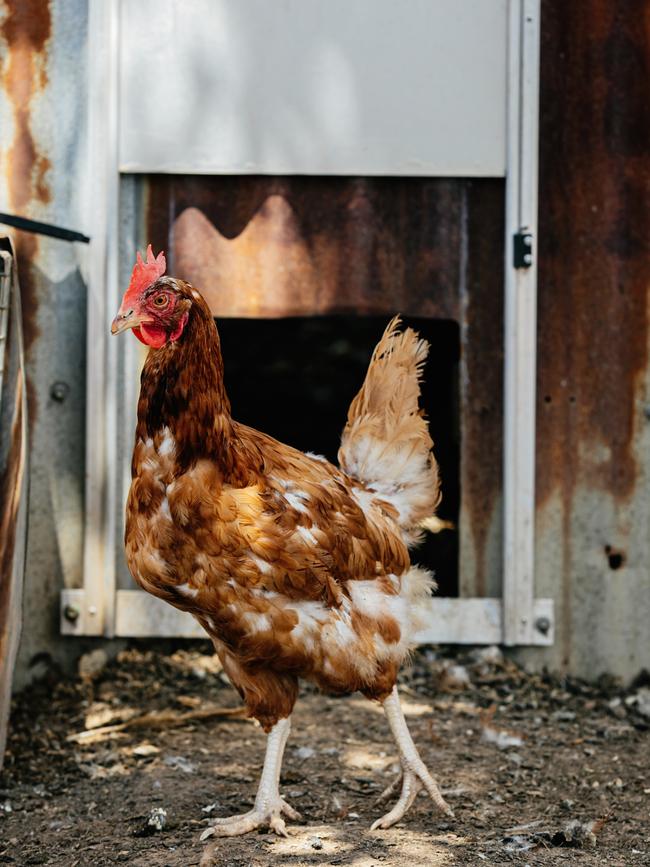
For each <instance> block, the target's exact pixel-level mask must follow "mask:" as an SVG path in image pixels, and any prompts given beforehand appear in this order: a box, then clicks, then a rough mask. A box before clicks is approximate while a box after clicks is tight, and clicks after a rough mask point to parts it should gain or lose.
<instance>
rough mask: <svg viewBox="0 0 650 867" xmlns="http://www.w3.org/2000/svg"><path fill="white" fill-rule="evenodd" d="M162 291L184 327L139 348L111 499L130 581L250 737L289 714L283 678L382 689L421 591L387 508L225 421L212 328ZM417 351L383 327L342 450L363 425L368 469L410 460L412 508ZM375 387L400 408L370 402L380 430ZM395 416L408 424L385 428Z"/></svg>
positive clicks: (419, 456)
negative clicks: (215, 670)
mask: <svg viewBox="0 0 650 867" xmlns="http://www.w3.org/2000/svg"><path fill="white" fill-rule="evenodd" d="M165 279H166V280H168V281H169V278H165ZM176 282H177V284H178V291H179V292H180V293H185V296H184V297H185V299H186V300H189V299H190V298H191V299H192V306H191V310H190V316H189V320H188V324H187V327H186V329H185V333H184V334H183V335H182V338H181V339H180V340H179V341H178V342H175V343H173V344H168V345H166V346H164V347H162V348H161V349H157V350H155V351H153V352H150V354H149V356H148V358H147V361H146V364H145V367H144V370H143V375H142V386H141V395H140V401H139V405H138V426H137V432H136V446H135V450H134V456H133V481H132V485H131V491H130V494H129V501H128V504H127V530H126V550H127V559H128V563H129V567H130V569H131V572H132V574H133V575H134V577H135V579H136V581H138V583H140V584H141V585H142V586H143V587H144V588H145V589H146V590H148V591H149V592H151V593H154V594H155V595H157V596H159V597H160V598H162V599H165V600H166V601H168V602H170V603H171V604H172V605H175V606H176V607H178V608H181V609H183V610H185V611H188V612H190V613H191V614H193V615H194V616H195V617H197V619H198V620H199V622H200V623H201V624H202V625H203V626H204V628H205V629H206V631H207V632H208V634H210V636H211V637H212V638H213V641H214V643H215V647H216V648H217V651H218V653H219V655H220V656H221V658H222V661H223V663H224V667H225V669H226V671H227V672H228V674H229V675H230V676H231V678H232V679H233V682H234V683H235V684H236V686H237V687H238V688H239V689H240V692H241V693H242V695H243V696H244V698H245V700H246V702H247V705H248V707H249V710H250V712H251V713H252V714H253V715H255V716H256V717H257V718H258V719H260V721H261V722H262V723H263V724H264V725H265V726H266V727H268V726H269V725H272V724H273V722H274V721H275V720H276V719H277V718H279V717H280V716H282V715H286V713H288V712H290V709H291V706H292V704H293V701H294V700H295V680H296V677H297V676H303V677H309V678H311V679H313V680H315V681H316V682H317V683H319V684H320V685H322V686H324V687H326V688H327V689H330V690H333V691H337V692H351V691H354V690H357V689H359V690H362V691H363V692H364V693H365V694H367V695H371V696H373V697H382V696H383V695H387V694H388V692H390V689H391V688H392V686H393V684H394V681H395V677H396V674H397V670H398V668H399V665H400V663H401V661H402V659H403V657H404V655H405V653H406V652H407V650H408V646H409V643H410V641H411V638H412V633H413V631H414V629H415V628H416V621H417V611H418V610H419V607H420V606H421V604H422V600H424V599H425V598H426V596H427V594H428V593H429V588H430V586H431V581H430V576H428V575H427V574H426V573H424V572H420V571H418V570H416V569H413V568H411V567H410V561H409V555H408V551H407V547H406V542H407V541H408V538H409V537H408V532H409V528H408V527H404V526H403V523H404V521H403V515H401V514H400V508H402V503H401V502H399V501H397V502H394V501H392V500H391V496H390V491H388V494H387V495H384V493H382V492H380V491H379V490H378V489H377V486H375V487H373V485H372V484H371V482H372V479H370V478H365V477H363V475H362V474H360V475H359V476H358V477H357V478H355V477H353V476H351V475H350V474H349V473H348V474H346V473H345V472H343V471H342V470H341V469H339V468H337V467H335V466H334V465H332V464H330V463H329V462H328V461H326V460H325V459H322V458H318V457H315V456H310V455H306V454H303V453H302V452H299V451H297V450H296V449H293V448H291V447H289V446H287V445H284V444H282V443H280V442H278V441H277V440H274V439H273V438H272V437H270V436H268V435H266V434H263V433H260V432H259V431H256V430H254V429H252V428H250V427H247V426H245V425H242V424H239V423H237V422H236V421H234V420H233V419H232V417H231V415H230V405H229V403H228V399H227V396H226V392H225V388H224V385H223V364H222V361H221V353H220V348H219V339H218V334H217V330H216V326H215V324H214V321H213V320H212V318H211V317H210V314H209V311H208V309H207V306H206V305H205V302H204V301H203V300H202V299H201V297H200V296H199V295H198V293H195V292H194V291H193V290H192V289H191V287H188V286H187V284H183V283H181V282H180V281H176ZM382 346H383V347H384V348H383V349H381V347H382ZM380 349H381V351H380ZM409 353H410V354H409ZM422 353H423V349H422V347H421V345H420V344H417V343H415V344H414V343H413V339H412V338H411V337H410V336H409V335H408V333H407V334H405V335H397V334H396V331H395V326H391V328H390V329H389V331H388V332H387V336H385V337H384V341H383V343H382V344H380V348H379V349H378V350H377V352H376V354H375V359H374V361H373V363H372V364H371V368H370V371H369V374H368V378H367V381H366V385H364V388H363V389H362V392H361V393H360V395H359V397H358V398H357V400H356V401H355V404H353V407H352V409H351V413H350V419H349V422H348V429H347V430H348V434H347V440H345V441H344V449H342V451H343V452H344V454H345V453H346V452H345V448H347V449H348V451H350V450H354V449H356V453H359V442H360V440H359V439H358V437H363V436H365V435H366V434H365V433H364V432H365V431H370V432H371V434H372V437H373V438H374V439H373V448H374V447H375V445H376V441H377V438H379V437H381V436H382V435H384V436H386V437H388V440H389V441H387V442H386V443H385V444H384V445H385V448H383V451H382V454H383V458H382V459H385V458H386V454H387V453H388V452H389V451H390V448H393V449H394V450H395V457H394V458H393V460H394V463H395V464H396V465H397V466H398V467H399V466H400V465H404V462H405V461H406V462H407V463H408V461H409V460H410V459H411V458H410V457H409V455H410V453H411V452H413V451H414V452H415V457H414V459H413V460H414V461H415V463H413V460H412V462H411V464H409V470H408V472H409V473H410V476H417V473H418V472H419V471H420V469H419V468H420V467H421V465H422V466H423V467H424V469H423V470H422V473H423V477H422V478H419V477H417V478H410V480H409V484H411V486H412V487H413V485H415V489H417V491H416V493H417V497H419V500H418V503H419V505H418V506H417V507H416V508H415V512H417V509H418V508H420V509H421V508H422V506H423V504H424V507H425V508H426V509H429V508H432V504H435V500H436V498H437V496H438V493H437V477H436V479H434V468H435V462H434V461H433V458H432V456H431V455H430V439H427V437H428V433H426V425H425V424H424V422H423V421H422V419H421V418H420V417H419V416H417V417H416V415H415V414H414V412H416V411H417V393H418V384H417V378H418V375H419V373H418V371H419V368H420V365H421V361H422ZM391 355H392V356H393V361H396V360H397V361H398V362H399V364H398V367H400V366H401V368H403V370H402V373H401V374H400V373H399V371H397V372H395V371H394V370H392V368H391V366H390V365H391V361H390V359H391ZM409 359H410V360H409ZM407 362H408V363H407ZM400 377H407V378H409V380H412V381H409V382H408V383H406V384H404V383H402V382H401V379H400ZM382 383H383V384H382ZM386 385H388V386H389V387H390V388H393V387H394V388H395V389H396V390H397V391H398V392H399V394H401V398H399V399H396V398H395V397H394V396H393V398H392V399H389V398H388V397H387V398H386V399H387V400H388V405H387V411H388V414H389V419H388V420H387V421H385V422H384V423H383V425H384V426H383V428H382V421H381V417H380V416H381V404H382V400H383V399H384V398H383V397H382V395H383V392H384V389H385V387H386ZM414 400H415V411H414V410H413V401H414ZM400 406H401V408H402V411H406V409H408V413H407V415H408V418H405V419H399V418H397V416H396V414H398V413H399V408H400ZM364 413H365V415H364ZM423 426H424V431H423ZM390 437H393V438H394V439H395V438H396V442H393V441H391V440H390ZM355 438H356V439H355ZM346 443H347V445H346ZM422 449H424V450H425V452H426V454H424V456H423V452H422ZM380 451H381V450H380ZM389 459H390V455H389ZM414 467H415V469H414ZM378 481H381V480H378ZM394 481H395V480H394V479H391V484H393V482H394ZM397 481H399V480H397ZM427 485H429V486H430V488H431V490H430V492H429V494H428V500H427V497H426V496H423V494H422V491H423V490H424V489H425V488H426V487H427ZM407 495H408V491H407ZM418 514H419V513H418Z"/></svg>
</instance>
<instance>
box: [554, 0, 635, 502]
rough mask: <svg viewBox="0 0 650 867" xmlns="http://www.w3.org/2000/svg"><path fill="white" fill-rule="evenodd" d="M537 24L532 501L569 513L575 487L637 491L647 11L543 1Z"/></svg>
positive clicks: (623, 493) (622, 494) (625, 4)
mask: <svg viewBox="0 0 650 867" xmlns="http://www.w3.org/2000/svg"><path fill="white" fill-rule="evenodd" d="M644 14H645V20H646V27H645V28H644V27H639V21H640V20H643V19H644ZM542 21H543V23H544V31H543V40H544V41H543V53H542V115H541V143H542V149H541V185H540V202H541V206H540V274H539V297H540V305H539V309H540V317H539V358H540V364H539V375H538V396H539V397H538V483H537V488H538V503H539V504H543V503H544V502H545V501H546V499H547V498H548V497H549V496H550V495H551V494H552V493H553V492H554V491H556V490H558V489H560V490H562V492H563V494H564V495H565V496H566V498H567V501H566V504H567V506H568V505H569V501H570V499H571V497H572V494H573V490H574V488H575V486H576V484H578V482H584V483H586V484H587V485H588V486H589V487H592V488H593V487H599V488H601V489H603V490H606V491H608V492H610V493H613V494H614V495H615V496H616V497H618V498H619V499H626V498H628V497H630V495H631V494H632V493H633V491H634V487H635V485H636V482H637V466H636V461H635V457H634V436H635V430H636V427H637V424H638V408H637V405H636V404H637V401H636V396H637V393H638V388H639V385H640V379H641V375H642V373H643V372H644V371H645V369H646V366H647V362H648V357H647V346H648V322H647V291H648V286H649V285H650V212H649V210H648V207H647V202H648V199H649V197H650V113H649V112H648V111H647V82H648V81H650V28H649V27H648V26H647V25H648V24H649V23H650V12H649V9H648V7H647V4H645V3H642V2H629V0H618V2H606V0H591V2H589V3H588V8H587V9H585V8H584V6H582V7H581V8H580V9H578V8H577V7H576V6H575V4H565V3H559V2H546V3H545V7H544V13H543V15H542ZM585 21H588V22H589V27H585V26H584V23H585Z"/></svg>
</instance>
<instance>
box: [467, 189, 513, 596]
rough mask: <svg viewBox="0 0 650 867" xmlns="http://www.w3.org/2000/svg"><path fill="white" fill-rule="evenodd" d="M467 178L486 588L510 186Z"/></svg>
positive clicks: (474, 434)
mask: <svg viewBox="0 0 650 867" xmlns="http://www.w3.org/2000/svg"><path fill="white" fill-rule="evenodd" d="M466 184H467V199H466V225H465V230H464V231H465V238H466V244H467V253H466V258H467V268H466V276H465V287H464V291H465V293H466V303H465V305H464V323H463V324H464V328H463V330H464V334H463V356H464V370H465V384H464V389H465V394H464V400H463V414H462V443H461V447H462V458H461V473H462V475H461V492H462V501H463V506H464V512H465V514H466V515H467V517H468V518H469V529H470V532H471V536H472V539H473V547H474V557H475V561H476V573H475V575H474V578H473V581H472V582H471V592H472V593H475V594H476V595H478V596H486V595H488V594H489V590H490V589H491V588H490V587H488V562H487V556H488V552H487V542H488V532H489V530H490V527H491V524H492V521H493V518H494V512H495V508H496V505H497V502H498V499H499V497H500V494H501V489H502V475H503V280H504V273H503V254H502V251H503V244H504V195H505V187H504V182H503V181H501V180H484V181H468V182H466ZM497 569H498V566H497ZM498 571H499V573H500V571H501V570H500V569H498ZM491 577H492V578H493V579H494V578H495V577H496V576H491ZM468 583H469V582H468ZM468 589H469V588H468Z"/></svg>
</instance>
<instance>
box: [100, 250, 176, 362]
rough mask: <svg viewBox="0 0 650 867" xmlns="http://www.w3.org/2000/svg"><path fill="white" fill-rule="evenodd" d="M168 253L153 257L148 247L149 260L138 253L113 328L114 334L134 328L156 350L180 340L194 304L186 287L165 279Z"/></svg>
mask: <svg viewBox="0 0 650 867" xmlns="http://www.w3.org/2000/svg"><path fill="white" fill-rule="evenodd" d="M166 267H167V264H166V262H165V254H164V253H158V255H157V256H154V255H153V251H152V249H151V244H149V246H148V247H147V260H146V262H145V261H143V259H142V256H141V255H140V253H138V258H137V262H136V263H135V267H134V269H133V273H132V274H131V282H130V283H129V288H128V289H127V290H126V292H125V293H124V298H123V299H122V303H121V305H120V309H119V310H118V312H117V316H116V317H115V319H114V320H113V324H112V325H111V333H112V334H119V333H120V332H121V331H126V329H127V328H132V329H133V333H134V334H135V336H136V337H137V338H138V340H141V341H142V343H145V344H146V345H147V346H151V347H152V348H153V349H160V347H161V346H164V345H165V344H166V343H171V342H173V341H175V340H178V339H179V337H180V336H181V334H182V333H183V329H184V328H185V326H186V325H187V320H188V317H189V310H190V307H191V306H192V301H191V300H190V299H189V298H188V297H187V296H186V294H185V293H184V292H183V289H182V287H183V286H184V285H185V284H183V283H182V281H176V280H174V279H173V278H172V277H165V276H164V274H165V268H166Z"/></svg>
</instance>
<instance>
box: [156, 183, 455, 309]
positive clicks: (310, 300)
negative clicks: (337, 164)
mask: <svg viewBox="0 0 650 867" xmlns="http://www.w3.org/2000/svg"><path fill="white" fill-rule="evenodd" d="M461 203H462V183H460V182H458V181H454V180H451V181H449V180H439V179H438V180H435V179H408V178H372V179H370V178H352V179H350V178H318V177H288V178H275V177H212V178H205V177H187V176H183V177H173V176H161V175H158V176H152V177H151V178H150V179H149V181H148V200H147V229H148V231H147V237H148V239H149V240H151V241H152V242H153V243H154V246H156V247H161V248H165V249H167V250H169V252H170V266H171V269H172V270H173V271H174V273H175V274H178V275H180V276H182V277H184V278H185V279H187V280H189V281H190V282H192V283H193V284H195V285H196V286H198V287H199V288H201V289H202V290H203V292H204V293H205V294H206V296H207V298H208V300H209V302H210V305H211V307H212V310H213V312H214V314H215V315H217V316H259V317H278V316H301V315H307V316H312V315H318V314H327V313H358V314H383V313H391V312H394V311H396V310H400V311H401V312H403V313H405V314H412V315H416V316H431V317H434V316H435V317H439V318H443V319H458V318H459V296H458V286H459V282H460V269H461V255H462V249H463V247H462V243H461V219H460V214H461Z"/></svg>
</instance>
